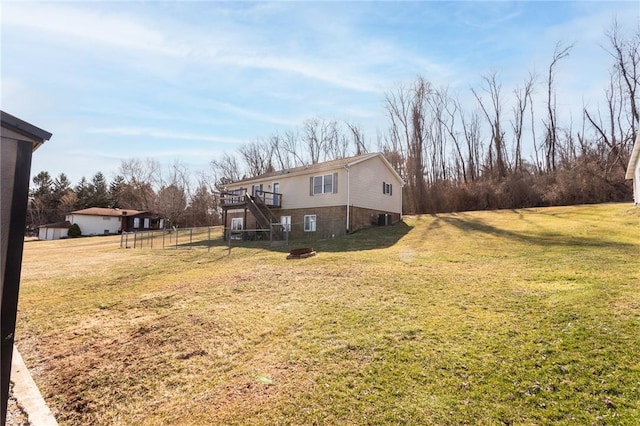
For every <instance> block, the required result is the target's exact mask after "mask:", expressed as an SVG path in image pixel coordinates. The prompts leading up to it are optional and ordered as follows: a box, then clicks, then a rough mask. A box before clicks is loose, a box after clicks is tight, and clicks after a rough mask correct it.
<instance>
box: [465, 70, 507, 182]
mask: <svg viewBox="0 0 640 426" xmlns="http://www.w3.org/2000/svg"><path fill="white" fill-rule="evenodd" d="M482 79H483V80H484V82H485V84H486V86H484V87H483V90H484V91H485V92H486V93H488V94H489V97H490V98H491V103H490V108H491V109H488V108H487V106H485V104H484V102H483V101H482V98H481V97H480V96H479V95H478V93H477V92H476V91H475V89H471V92H472V93H473V96H474V97H475V98H476V100H477V101H478V104H479V105H480V108H481V110H482V112H483V113H484V116H485V118H486V119H487V122H488V123H489V125H490V126H491V143H490V144H489V148H488V155H489V158H488V159H487V161H488V169H489V173H490V174H491V175H492V176H494V177H499V178H503V177H505V176H507V162H508V158H507V153H506V149H505V143H504V131H503V130H502V100H501V98H500V90H501V88H502V85H501V84H500V83H499V82H498V80H497V76H496V73H492V74H490V75H488V76H484V77H483V78H482ZM494 151H495V152H494Z"/></svg>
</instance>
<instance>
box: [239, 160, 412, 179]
mask: <svg viewBox="0 0 640 426" xmlns="http://www.w3.org/2000/svg"><path fill="white" fill-rule="evenodd" d="M375 157H380V159H381V160H382V162H383V163H384V164H385V165H386V166H387V168H388V169H389V170H390V171H391V172H392V173H393V174H394V175H395V176H396V177H397V178H398V180H399V181H401V182H402V178H401V177H400V175H399V174H398V172H396V171H395V169H394V168H393V166H392V165H391V164H390V163H389V162H388V161H387V159H386V158H384V155H382V153H380V152H372V153H369V154H362V155H354V156H353V157H346V158H340V159H337V160H331V161H325V162H323V163H316V164H309V165H306V166H299V167H294V168H291V169H286V170H279V171H275V172H268V173H263V174H261V175H258V176H254V177H249V178H245V179H240V180H238V181H235V182H232V183H231V184H230V185H237V184H239V183H249V182H254V181H260V180H263V179H267V178H270V177H278V176H296V175H303V174H310V173H316V172H323V171H328V170H335V169H340V168H349V167H351V166H354V165H356V164H359V163H362V162H364V161H367V160H370V159H372V158H375Z"/></svg>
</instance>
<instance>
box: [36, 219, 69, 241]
mask: <svg viewBox="0 0 640 426" xmlns="http://www.w3.org/2000/svg"><path fill="white" fill-rule="evenodd" d="M70 227H71V223H69V222H67V221H66V220H65V221H64V222H57V223H49V224H47V225H40V226H39V227H38V239H39V240H59V239H60V238H66V237H67V235H68V232H69V228H70Z"/></svg>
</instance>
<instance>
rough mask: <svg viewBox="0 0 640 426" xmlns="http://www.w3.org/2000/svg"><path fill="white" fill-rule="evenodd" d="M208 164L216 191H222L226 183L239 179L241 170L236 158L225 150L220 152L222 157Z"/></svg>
mask: <svg viewBox="0 0 640 426" xmlns="http://www.w3.org/2000/svg"><path fill="white" fill-rule="evenodd" d="M209 165H210V170H211V174H212V175H213V181H214V182H215V188H216V190H218V191H222V190H224V188H225V186H227V185H228V184H230V183H232V182H236V181H238V180H240V176H241V171H240V165H239V164H238V160H237V159H236V157H233V156H231V155H229V154H227V153H226V152H225V153H224V154H222V158H220V159H219V160H212V161H211V163H209Z"/></svg>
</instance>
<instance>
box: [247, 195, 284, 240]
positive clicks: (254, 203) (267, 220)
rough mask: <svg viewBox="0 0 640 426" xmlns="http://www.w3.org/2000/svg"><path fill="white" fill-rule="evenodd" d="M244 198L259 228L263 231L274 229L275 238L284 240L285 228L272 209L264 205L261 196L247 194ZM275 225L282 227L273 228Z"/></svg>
mask: <svg viewBox="0 0 640 426" xmlns="http://www.w3.org/2000/svg"><path fill="white" fill-rule="evenodd" d="M244 197H245V203H246V205H247V208H248V209H249V211H250V212H251V214H253V216H254V217H255V218H256V223H257V225H258V227H260V228H262V229H273V238H274V239H282V237H283V227H282V225H281V224H280V221H279V220H278V218H277V217H276V215H274V214H273V212H272V211H271V209H270V208H269V207H268V206H267V205H266V204H265V203H264V200H263V199H262V198H261V197H260V196H259V195H255V196H251V195H249V194H248V193H245V195H244ZM275 224H277V225H280V226H272V225H275Z"/></svg>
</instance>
